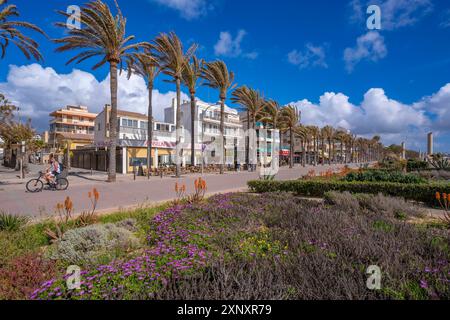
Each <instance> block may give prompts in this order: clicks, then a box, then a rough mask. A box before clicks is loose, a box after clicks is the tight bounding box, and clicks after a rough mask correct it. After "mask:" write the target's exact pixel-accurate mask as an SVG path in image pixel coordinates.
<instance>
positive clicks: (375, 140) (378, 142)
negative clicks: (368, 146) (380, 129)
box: [372, 135, 382, 160]
mask: <svg viewBox="0 0 450 320" xmlns="http://www.w3.org/2000/svg"><path fill="white" fill-rule="evenodd" d="M372 141H373V144H374V147H375V150H374V151H375V154H374V158H373V159H372V160H380V151H381V149H382V145H381V137H380V136H378V135H376V136H374V137H373V138H372Z"/></svg>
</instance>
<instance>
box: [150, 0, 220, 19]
mask: <svg viewBox="0 0 450 320" xmlns="http://www.w3.org/2000/svg"><path fill="white" fill-rule="evenodd" d="M151 1H153V2H156V3H158V4H160V5H163V6H166V7H168V8H171V9H174V10H176V11H178V12H179V13H180V15H181V17H182V18H184V19H186V20H192V19H196V18H199V17H201V16H204V15H206V14H207V13H208V11H210V10H212V9H213V6H212V4H211V3H208V1H207V0H151Z"/></svg>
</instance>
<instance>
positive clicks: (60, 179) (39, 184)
mask: <svg viewBox="0 0 450 320" xmlns="http://www.w3.org/2000/svg"><path fill="white" fill-rule="evenodd" d="M65 176H66V174H64V173H61V174H59V175H57V176H56V180H55V183H48V182H46V181H45V179H44V177H45V173H44V172H42V171H39V178H37V179H31V180H30V181H28V182H27V185H26V188H27V190H28V191H29V192H31V193H36V192H41V191H42V190H44V186H45V185H48V186H49V189H52V190H57V191H64V190H67V188H68V187H69V180H67V178H66V177H65ZM44 182H45V183H44Z"/></svg>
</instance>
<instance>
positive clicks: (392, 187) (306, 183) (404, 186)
mask: <svg viewBox="0 0 450 320" xmlns="http://www.w3.org/2000/svg"><path fill="white" fill-rule="evenodd" d="M248 186H249V188H250V190H252V191H254V192H257V193H266V192H279V191H281V192H293V193H295V194H297V195H301V196H308V197H323V196H324V194H325V193H326V192H328V191H341V192H343V191H349V192H351V193H369V194H379V193H381V194H384V195H387V196H393V197H401V198H404V199H407V200H414V201H419V202H424V203H427V204H429V205H433V206H436V205H438V203H437V202H436V199H435V195H436V192H437V191H439V192H442V193H450V184H448V183H429V184H425V183H420V184H416V183H395V182H367V181H363V182H356V181H354V182H347V181H319V180H292V181H262V180H254V181H249V182H248Z"/></svg>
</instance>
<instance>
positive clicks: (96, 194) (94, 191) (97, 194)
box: [92, 188, 100, 201]
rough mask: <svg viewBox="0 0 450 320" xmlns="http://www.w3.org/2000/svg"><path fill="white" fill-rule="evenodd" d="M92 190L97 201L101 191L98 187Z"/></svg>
mask: <svg viewBox="0 0 450 320" xmlns="http://www.w3.org/2000/svg"><path fill="white" fill-rule="evenodd" d="M92 192H93V193H94V199H95V200H96V201H97V200H98V199H99V198H100V193H99V192H98V191H97V189H96V188H94V189H92Z"/></svg>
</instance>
